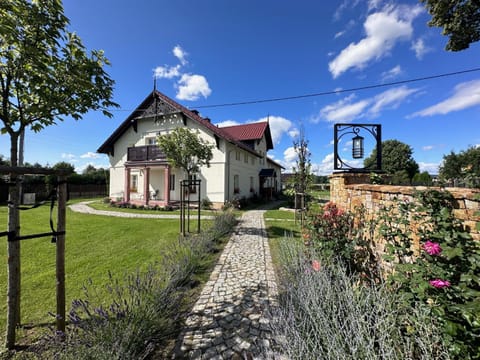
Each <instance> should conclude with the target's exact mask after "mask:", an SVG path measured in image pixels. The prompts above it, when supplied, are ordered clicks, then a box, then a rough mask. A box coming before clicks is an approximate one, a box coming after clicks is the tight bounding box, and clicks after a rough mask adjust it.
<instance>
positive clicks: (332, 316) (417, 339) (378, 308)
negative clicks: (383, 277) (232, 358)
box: [272, 238, 448, 359]
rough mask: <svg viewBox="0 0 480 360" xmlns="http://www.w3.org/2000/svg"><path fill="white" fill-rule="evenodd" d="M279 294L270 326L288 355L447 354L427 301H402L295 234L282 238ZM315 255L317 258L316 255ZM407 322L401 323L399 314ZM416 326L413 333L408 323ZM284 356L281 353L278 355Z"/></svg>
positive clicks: (405, 356)
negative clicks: (325, 259)
mask: <svg viewBox="0 0 480 360" xmlns="http://www.w3.org/2000/svg"><path fill="white" fill-rule="evenodd" d="M278 254H279V255H278V256H279V262H280V264H281V274H280V279H281V281H280V284H279V285H280V287H279V288H280V294H281V295H280V298H279V307H278V308H277V309H276V311H274V312H273V319H274V321H273V322H272V327H273V331H274V333H275V334H276V339H277V347H278V348H277V352H278V353H281V355H284V356H286V357H287V358H289V359H447V358H448V354H447V353H446V352H445V349H444V348H443V346H442V338H441V336H440V333H439V331H438V328H437V324H436V323H435V318H434V319H433V320H432V319H431V318H430V317H429V314H428V311H427V310H425V309H424V308H423V307H417V308H415V309H411V308H408V307H404V306H402V305H403V304H402V302H399V301H398V297H397V296H396V295H395V294H394V293H393V292H391V291H389V289H388V288H387V287H385V285H384V284H377V285H376V284H373V283H370V284H369V286H364V285H362V282H360V280H359V278H358V276H356V275H352V274H349V273H348V272H347V271H346V268H345V267H344V265H342V262H335V261H332V262H331V263H329V264H327V265H325V264H323V263H322V262H321V261H320V260H319V259H320V257H319V254H317V253H316V252H315V251H312V250H311V249H310V251H309V254H308V255H307V256H306V255H305V252H304V247H303V246H302V245H301V244H296V243H295V242H294V241H293V239H289V238H284V239H283V240H281V241H280V242H279V252H278ZM312 256H313V258H312ZM405 313H409V317H408V323H405V324H401V325H402V326H399V325H400V324H399V323H398V319H399V318H401V319H405ZM411 328H414V329H415V330H416V331H415V336H413V334H412V333H409V332H408V331H406V330H405V329H411ZM280 358H282V357H280Z"/></svg>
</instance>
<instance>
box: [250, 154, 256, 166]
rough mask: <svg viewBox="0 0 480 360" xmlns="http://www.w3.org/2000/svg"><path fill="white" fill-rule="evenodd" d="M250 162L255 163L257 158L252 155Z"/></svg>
mask: <svg viewBox="0 0 480 360" xmlns="http://www.w3.org/2000/svg"><path fill="white" fill-rule="evenodd" d="M250 163H251V164H252V165H255V158H254V157H253V156H252V157H250Z"/></svg>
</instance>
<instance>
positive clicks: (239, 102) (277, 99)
mask: <svg viewBox="0 0 480 360" xmlns="http://www.w3.org/2000/svg"><path fill="white" fill-rule="evenodd" d="M477 71H480V68H473V69H467V70H460V71H455V72H449V73H443V74H437V75H430V76H424V77H419V78H413V79H407V80H399V81H392V82H388V83H384V84H374V85H366V86H360V87H355V88H348V89H340V90H330V91H323V92H318V93H313V94H303V95H294V96H286V97H278V98H269V99H258V100H249V101H237V102H230V103H222V104H212V105H200V106H195V107H193V108H191V109H209V108H219V107H228V106H241V105H252V104H261V103H268V102H279V101H288V100H297V99H305V98H310V97H318V96H326V95H335V94H342V93H347V92H353V91H362V90H370V89H378V88H383V87H388V86H395V85H402V84H409V83H414V82H419V81H426V80H433V79H438V78H443V77H449V76H455V75H462V74H467V73H472V72H477ZM137 110H146V109H137ZM109 111H133V110H131V109H130V110H129V109H109Z"/></svg>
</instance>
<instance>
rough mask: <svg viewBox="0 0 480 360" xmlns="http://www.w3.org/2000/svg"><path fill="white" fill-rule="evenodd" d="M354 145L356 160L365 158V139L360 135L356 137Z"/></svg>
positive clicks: (353, 150)
mask: <svg viewBox="0 0 480 360" xmlns="http://www.w3.org/2000/svg"><path fill="white" fill-rule="evenodd" d="M352 141H353V145H352V157H353V158H354V159H361V158H363V137H362V136H360V135H357V136H355V137H354V138H353V139H352Z"/></svg>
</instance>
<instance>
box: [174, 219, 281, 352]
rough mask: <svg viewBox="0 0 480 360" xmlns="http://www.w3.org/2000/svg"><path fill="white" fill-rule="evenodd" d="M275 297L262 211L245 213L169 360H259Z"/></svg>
mask: <svg viewBox="0 0 480 360" xmlns="http://www.w3.org/2000/svg"><path fill="white" fill-rule="evenodd" d="M276 297H277V286H276V282H275V274H274V271H273V266H272V259H271V256H270V249H269V246H268V238H267V234H266V231H265V225H264V222H263V210H252V211H248V212H246V213H245V214H244V215H243V216H242V218H241V222H240V224H239V225H238V226H237V228H236V231H235V233H234V234H233V235H232V236H231V238H230V240H229V242H228V244H227V245H226V246H225V249H224V250H223V253H222V255H221V256H220V259H219V261H218V263H217V265H216V266H215V268H214V270H213V272H212V274H211V276H210V279H209V281H208V282H207V283H206V284H205V286H204V288H203V290H202V292H201V295H200V297H199V299H198V301H197V302H196V303H195V305H194V307H193V309H192V311H191V313H190V315H189V316H188V318H187V320H186V323H185V328H184V329H183V331H182V333H181V335H180V338H179V341H178V345H177V349H176V352H175V354H176V355H175V356H174V358H189V359H257V358H258V359H262V358H264V354H265V351H268V349H270V348H271V346H272V345H273V339H272V334H271V331H270V327H269V322H270V320H269V317H268V315H267V310H268V309H269V307H271V306H275V305H276Z"/></svg>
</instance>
